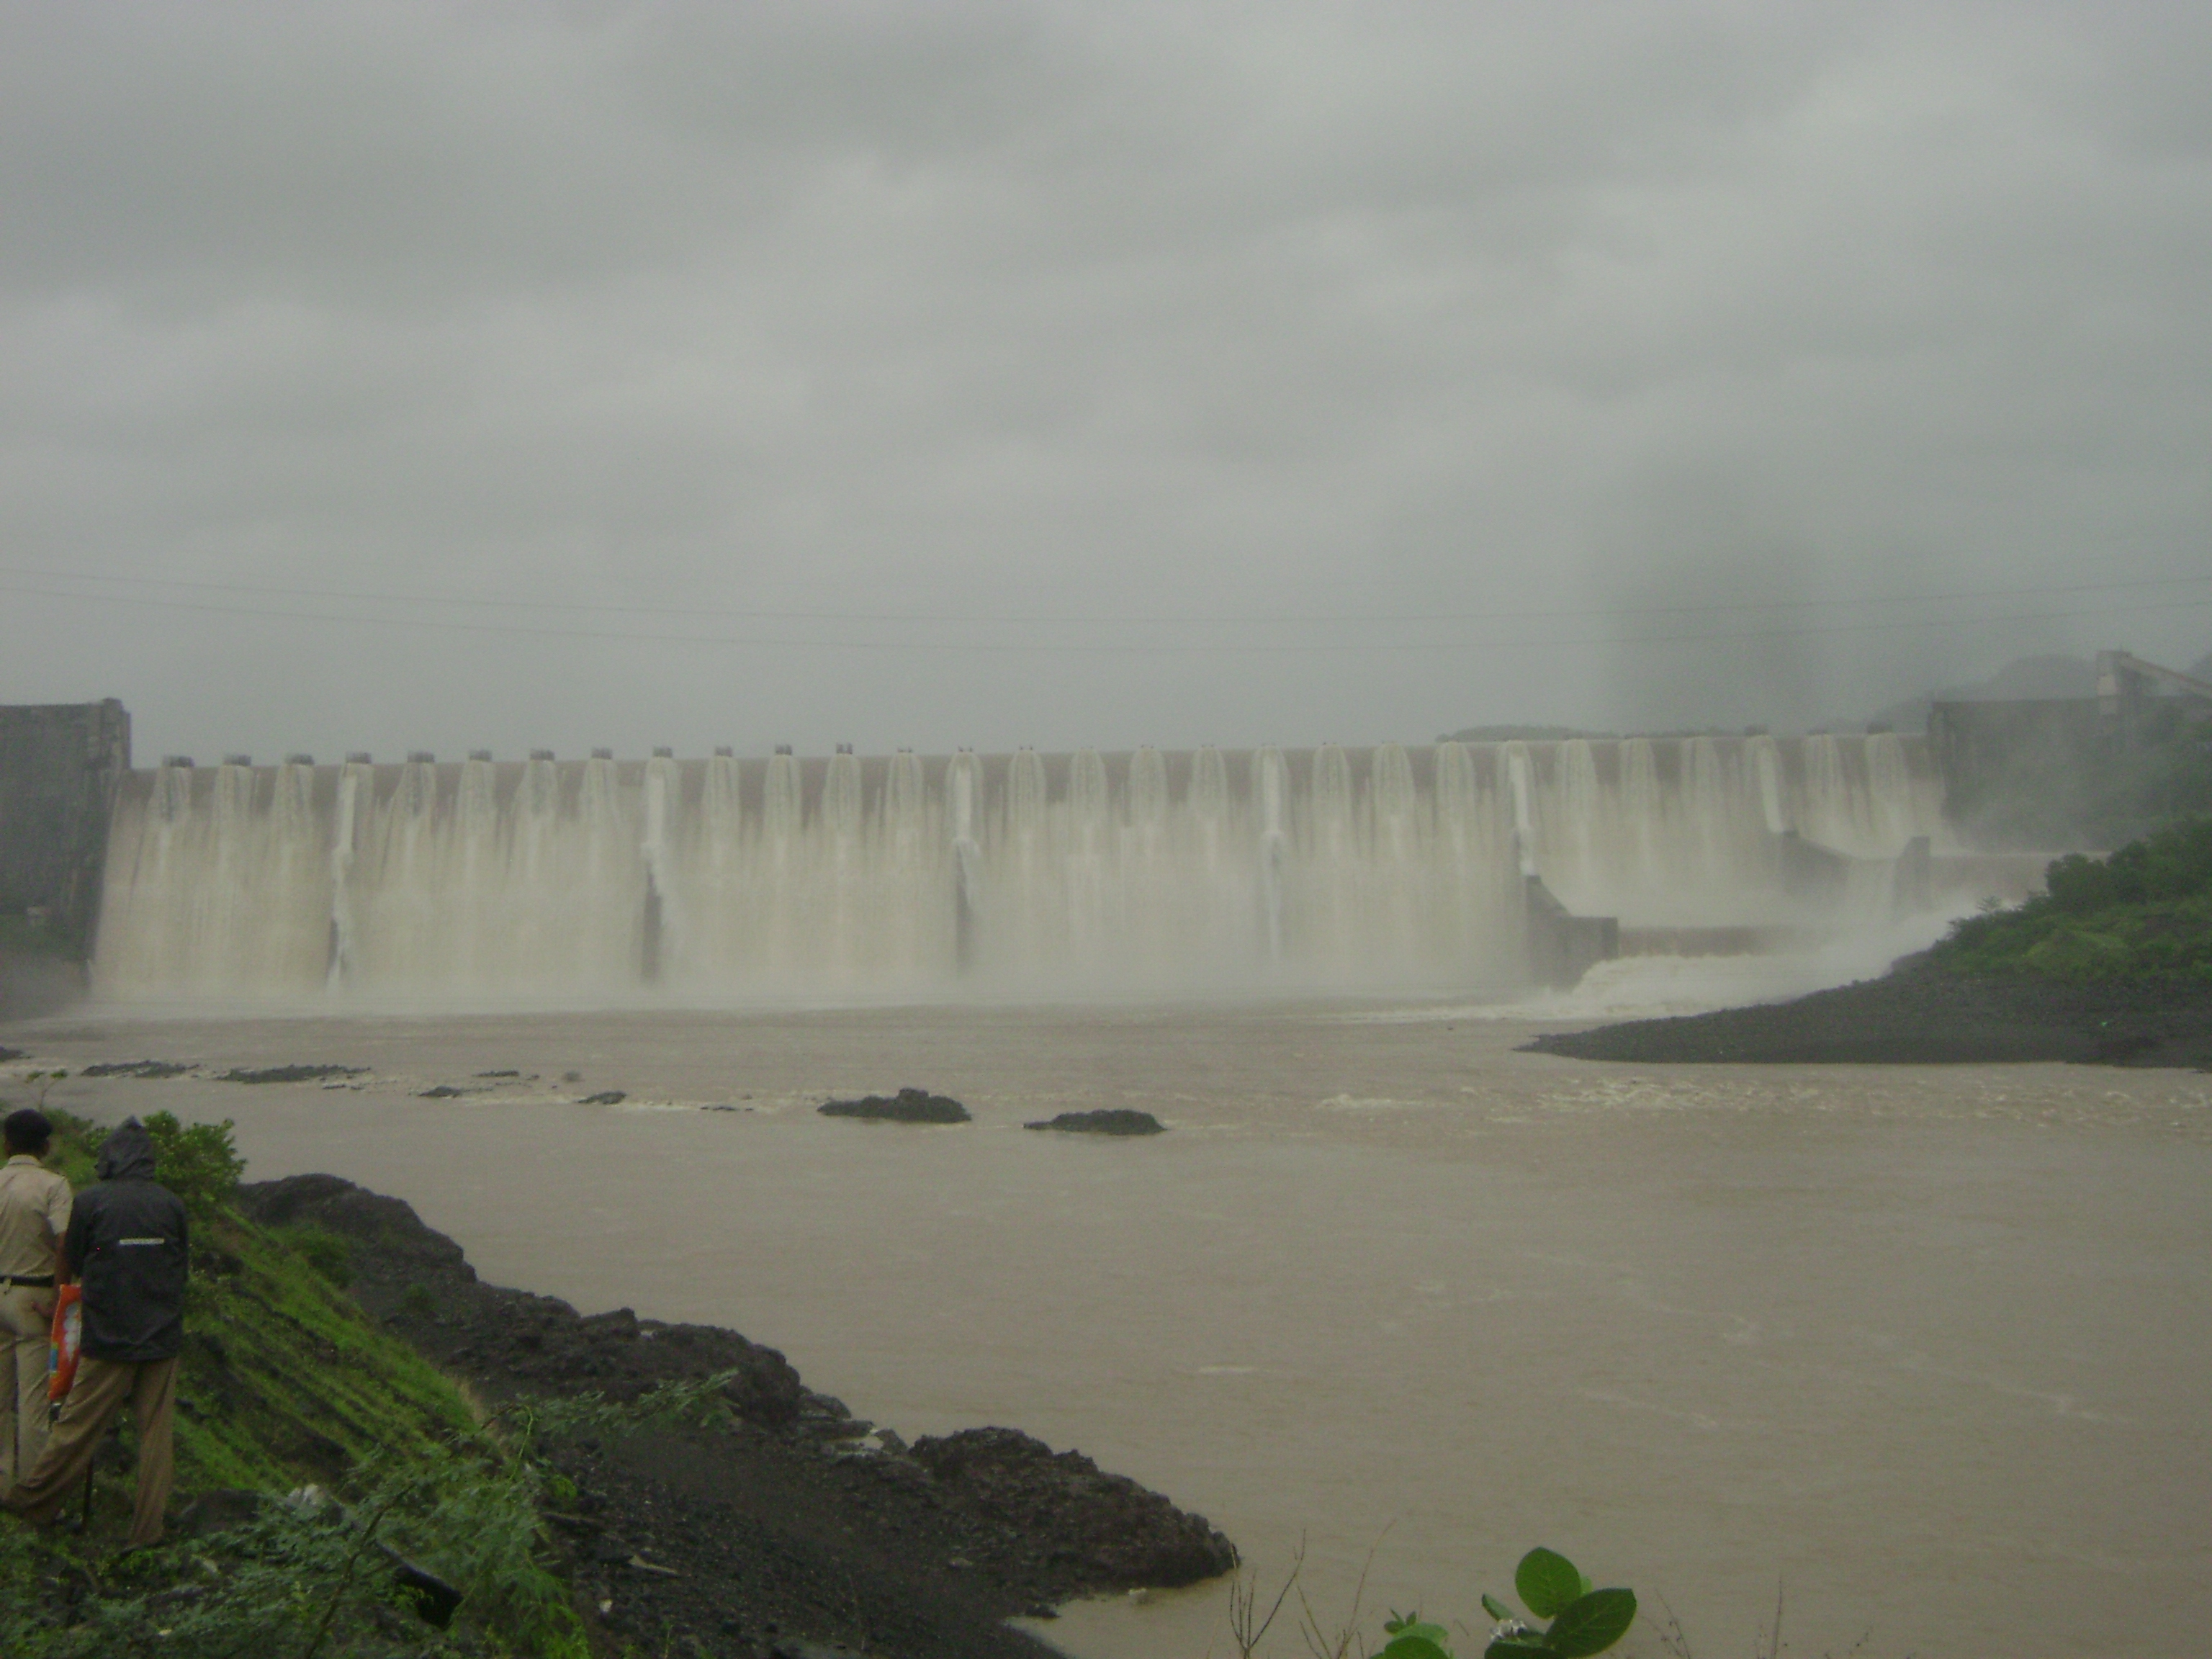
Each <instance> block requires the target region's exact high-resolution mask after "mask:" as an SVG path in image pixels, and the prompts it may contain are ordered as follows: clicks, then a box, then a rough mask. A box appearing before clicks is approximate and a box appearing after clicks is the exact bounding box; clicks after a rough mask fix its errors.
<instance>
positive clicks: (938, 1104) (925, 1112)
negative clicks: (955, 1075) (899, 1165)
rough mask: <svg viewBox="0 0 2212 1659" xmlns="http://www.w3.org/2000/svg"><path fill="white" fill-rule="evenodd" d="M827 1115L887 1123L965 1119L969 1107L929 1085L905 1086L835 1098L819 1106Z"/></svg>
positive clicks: (950, 1121) (939, 1121) (955, 1121)
mask: <svg viewBox="0 0 2212 1659" xmlns="http://www.w3.org/2000/svg"><path fill="white" fill-rule="evenodd" d="M820 1110H821V1113H822V1115H823V1116H824V1117H866V1118H878V1119H880V1120H882V1121H884V1122H886V1123H965V1122H967V1121H969V1111H968V1109H967V1108H966V1107H965V1106H963V1105H962V1104H961V1103H959V1102H958V1101H957V1100H955V1099H953V1098H952V1097H951V1096H950V1095H933V1094H931V1093H930V1092H929V1091H928V1090H927V1089H902V1090H900V1091H898V1093H896V1095H892V1096H890V1097H884V1096H883V1095H864V1096H862V1097H860V1099H858V1100H832V1101H829V1102H827V1103H824V1104H823V1106H822V1107H821V1108H820Z"/></svg>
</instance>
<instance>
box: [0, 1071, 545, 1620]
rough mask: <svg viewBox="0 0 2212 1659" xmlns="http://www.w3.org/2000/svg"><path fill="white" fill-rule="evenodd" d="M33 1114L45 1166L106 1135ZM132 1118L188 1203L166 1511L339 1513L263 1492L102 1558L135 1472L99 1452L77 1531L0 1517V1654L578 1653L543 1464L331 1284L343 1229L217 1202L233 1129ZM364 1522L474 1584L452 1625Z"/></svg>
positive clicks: (462, 1583)
mask: <svg viewBox="0 0 2212 1659" xmlns="http://www.w3.org/2000/svg"><path fill="white" fill-rule="evenodd" d="M48 1115H49V1116H51V1117H53V1118H55V1119H56V1121H57V1123H58V1126H59V1130H60V1133H59V1134H58V1137H57V1146H56V1148H55V1156H54V1159H53V1162H54V1163H55V1165H56V1167H58V1168H59V1169H60V1170H62V1171H63V1172H64V1174H66V1175H68V1176H70V1179H71V1180H72V1181H73V1182H76V1184H79V1185H82V1184H83V1183H84V1182H87V1181H88V1180H89V1179H90V1178H91V1175H92V1164H93V1157H94V1152H95V1150H96V1148H97V1146H98V1142H99V1139H100V1133H101V1132H100V1130H99V1129H98V1128H97V1127H94V1126H92V1125H89V1124H86V1123H83V1122H81V1121H76V1120H75V1119H71V1118H69V1117H67V1116H66V1115H64V1114H60V1113H56V1112H52V1111H51V1110H50V1111H49V1113H48ZM146 1123H147V1127H148V1128H149V1130H151V1131H152V1132H153V1133H154V1136H155V1142H156V1144H157V1146H158V1147H159V1149H160V1155H161V1171H162V1178H163V1180H164V1182H165V1183H166V1184H167V1185H169V1186H170V1187H171V1188H173V1189H174V1190H175V1191H177V1192H178V1194H179V1196H181V1197H183V1198H184V1199H185V1202H186V1205H187V1206H188V1207H189V1209H190V1210H191V1215H192V1228H193V1234H192V1237H193V1249H192V1282H191V1291H190V1300H189V1301H188V1303H187V1304H186V1310H185V1326H186V1332H187V1335H186V1340H185V1352H184V1355H183V1364H182V1366H181V1368H180V1375H179V1384H178V1409H177V1416H176V1419H175V1422H176V1447H177V1492H178V1495H179V1500H178V1501H179V1503H181V1502H183V1501H185V1499H186V1498H188V1497H189V1496H190V1495H191V1494H192V1493H195V1492H205V1491H210V1490H214V1489H217V1488H232V1489H236V1488H245V1489H248V1490H252V1491H257V1492H264V1493H268V1494H270V1495H271V1497H272V1498H274V1499H277V1500H281V1499H282V1498H283V1496H284V1495H285V1494H288V1493H295V1492H301V1491H302V1490H303V1489H305V1488H307V1487H308V1486H315V1487H319V1488H321V1489H322V1490H323V1491H325V1492H330V1493H331V1494H333V1495H335V1496H336V1497H337V1498H339V1499H340V1500H342V1502H343V1504H345V1505H347V1506H348V1507H347V1508H345V1509H343V1510H341V1509H339V1508H338V1507H336V1506H333V1505H327V1504H326V1505H325V1506H323V1507H322V1508H320V1509H316V1508H314V1507H313V1506H312V1505H309V1504H297V1505H295V1504H288V1503H285V1502H283V1501H273V1502H270V1503H268V1504H264V1508H263V1510H262V1514H261V1517H260V1518H259V1519H258V1520H256V1521H253V1522H251V1523H249V1524H248V1525H246V1526H245V1527H243V1528H238V1529H236V1530H234V1531H232V1532H227V1533H225V1534H222V1535H221V1536H220V1537H216V1538H211V1539H210V1538H203V1539H198V1540H184V1539H173V1540H171V1541H167V1542H165V1544H164V1545H163V1546H162V1547H160V1548H157V1549H154V1550H150V1551H143V1552H138V1553H133V1554H131V1555H127V1556H125V1555H118V1553H117V1552H118V1548H119V1546H120V1545H121V1543H122V1535H123V1534H124V1532H125V1530H126V1529H127V1526H128V1520H129V1514H130V1509H131V1492H132V1489H133V1486H134V1485H135V1479H136V1477H135V1474H134V1473H133V1471H132V1469H131V1468H130V1467H128V1460H127V1458H125V1459H122V1460H118V1464H115V1465H111V1464H109V1463H108V1462H107V1460H106V1458H105V1457H103V1464H102V1467H101V1468H100V1469H99V1470H98V1471H97V1472H96V1477H95V1488H94V1495H93V1506H92V1515H93V1523H92V1525H91V1526H90V1528H88V1529H86V1530H84V1531H83V1532H82V1533H78V1532H75V1531H73V1530H71V1531H64V1532H60V1533H53V1532H48V1531H46V1530H43V1529H36V1528H31V1527H29V1526H27V1525H26V1524H24V1523H22V1522H17V1521H15V1520H14V1519H12V1518H8V1517H0V1653H4V1654H6V1655H8V1656H9V1659H92V1656H95V1655H96V1656H101V1659H106V1656H109V1655H116V1656H123V1655H130V1654H137V1653H142V1652H143V1653H146V1654H149V1655H150V1654H155V1653H159V1654H162V1655H165V1656H199V1655H206V1656H210V1659H213V1656H216V1655H218V1654H221V1655H236V1654H241V1653H256V1652H270V1653H285V1654H290V1653H300V1652H306V1651H307V1650H309V1645H310V1644H311V1643H314V1642H316V1641H317V1640H318V1638H317V1637H316V1635H315V1632H316V1631H317V1630H318V1628H319V1627H323V1626H325V1625H326V1626H327V1628H325V1629H324V1632H323V1634H322V1636H321V1637H320V1638H319V1652H320V1653H321V1654H322V1655H324V1656H326V1659H329V1656H360V1659H368V1656H386V1655H391V1656H397V1655H403V1654H404V1655H419V1656H428V1655H432V1654H436V1655H464V1654H466V1655H486V1656H492V1655H523V1654H531V1655H536V1654H547V1655H556V1656H558V1655H570V1656H580V1655H581V1654H583V1653H584V1652H585V1651H586V1647H585V1643H584V1638H583V1637H582V1633H581V1626H580V1621H579V1620H577V1618H576V1615H575V1613H574V1610H573V1607H572V1606H571V1605H570V1601H571V1598H570V1595H569V1592H568V1589H567V1586H566V1585H565V1584H564V1583H562V1581H561V1580H560V1579H559V1578H558V1577H556V1575H555V1574H554V1573H553V1572H551V1571H549V1570H548V1568H547V1566H546V1565H545V1552H544V1538H543V1534H542V1531H541V1528H540V1526H539V1522H538V1500H539V1499H540V1498H541V1497H542V1496H543V1495H544V1493H545V1490H546V1484H547V1480H548V1477H547V1476H546V1474H545V1473H544V1470H543V1469H542V1468H539V1467H538V1465H537V1464H535V1463H534V1462H532V1461H531V1460H530V1459H529V1458H528V1457H526V1456H525V1455H521V1454H520V1450H519V1449H516V1448H515V1447H513V1445H510V1444H507V1443H504V1442H503V1441H502V1439H501V1437H496V1436H495V1435H493V1434H490V1433H488V1432H487V1431H485V1429H483V1427H481V1426H479V1425H478V1422H477V1413H475V1412H474V1411H473V1410H472V1409H471V1402H470V1401H469V1400H468V1398H467V1397H466V1396H465V1395H464V1394H463V1393H462V1391H461V1390H460V1389H459V1388H458V1387H457V1386H456V1385H455V1384H454V1383H453V1382H452V1381H450V1380H449V1379H448V1378H447V1377H445V1376H442V1375H441V1374H440V1373H439V1372H438V1371H436V1370H434V1369H433V1368H432V1367H431V1366H430V1365H428V1364H427V1363H425V1362H424V1361H423V1360H422V1358H421V1357H420V1356H418V1355H417V1354H416V1352H415V1351H414V1350H413V1349H411V1348H410V1347H408V1346H406V1345H405V1344H404V1343H403V1342H401V1341H400V1340H398V1338H396V1337H394V1336H392V1335H390V1334H387V1333H386V1332H385V1331H384V1330H383V1329H381V1328H380V1327H379V1326H377V1325H376V1324H374V1322H371V1321H370V1320H369V1319H368V1316H365V1315H364V1314H363V1313H362V1310H361V1309H360V1308H359V1306H358V1305H357V1304H355V1303H354V1301H353V1300H352V1298H351V1297H349V1296H348V1295H347V1294H346V1292H345V1291H344V1289H343V1281H344V1279H345V1277H346V1246H345V1245H344V1243H343V1241H340V1240H338V1239H337V1238H335V1237H331V1236H330V1235H328V1234H323V1233H318V1232H314V1231H310V1230H302V1229H283V1230H270V1229H264V1228H262V1227H258V1226H256V1225H253V1224H252V1223H250V1222H248V1221H246V1219H245V1218H243V1217H242V1216H240V1214H239V1213H238V1212H236V1211H235V1210H234V1208H233V1207H232V1206H231V1204H230V1201H229V1200H230V1195H231V1194H232V1193H233V1192H234V1189H235V1187H236V1184H237V1180H238V1176H239V1173H240V1169H241V1167H242V1165H241V1163H240V1159H239V1158H237V1157H236V1155H235V1154H234V1152H233V1151H232V1150H231V1146H230V1139H229V1133H228V1130H229V1126H228V1124H222V1125H210V1124H196V1125H191V1126H185V1125H182V1124H179V1122H178V1121H177V1120H176V1119H175V1118H174V1117H173V1116H171V1115H168V1114H167V1113H156V1114H154V1115H152V1116H150V1117H149V1118H148V1119H147V1120H146ZM120 1438H121V1443H123V1444H124V1445H125V1446H126V1447H127V1446H129V1445H130V1443H131V1437H130V1436H129V1435H128V1434H127V1433H126V1434H125V1435H124V1436H122V1437H120ZM77 1513H78V1506H77V1503H76V1500H74V1499H73V1500H72V1501H71V1503H70V1505H69V1510H68V1514H69V1516H70V1519H71V1520H72V1521H73V1520H74V1518H75V1516H76V1514H77ZM363 1517H373V1518H374V1522H375V1527H376V1531H375V1534H374V1537H375V1541H377V1542H379V1543H382V1544H388V1545H390V1546H392V1547H395V1548H398V1549H399V1550H401V1551H403V1552H404V1553H405V1554H406V1555H407V1556H408V1557H409V1558H410V1559H413V1560H415V1561H416V1562H418V1563H420V1564H421V1565H423V1566H425V1567H427V1568H428V1569H429V1570H430V1571H434V1572H435V1573H437V1574H438V1575H439V1576H441V1577H443V1578H445V1579H447V1581H449V1582H450V1583H453V1584H455V1585H457V1586H459V1588H461V1589H464V1590H465V1592H466V1593H467V1600H466V1601H464V1602H463V1604H462V1614H461V1617H460V1618H459V1620H456V1622H455V1624H454V1625H453V1628H452V1629H451V1630H448V1631H437V1630H434V1629H432V1628H431V1627H430V1626H428V1625H426V1624H424V1623H422V1621H420V1620H416V1619H415V1618H413V1617H411V1616H410V1611H409V1610H408V1609H407V1608H406V1607H404V1598H403V1601H402V1603H401V1604H395V1601H394V1595H395V1592H394V1589H393V1585H394V1580H393V1578H392V1573H391V1571H390V1569H389V1567H388V1565H386V1563H385V1559H384V1557H383V1556H382V1555H381V1554H379V1553H363V1550H362V1539H363V1537H364V1535H365V1534H366V1531H367V1528H365V1527H364V1525H363Z"/></svg>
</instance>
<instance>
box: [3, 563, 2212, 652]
mask: <svg viewBox="0 0 2212 1659" xmlns="http://www.w3.org/2000/svg"><path fill="white" fill-rule="evenodd" d="M2188 580H2198V579H2188ZM2114 586H2126V584H2114ZM2045 591H2049V590H2045ZM0 593H14V594H19V595H22V596H25V597H28V598H36V599H64V600H74V601H76V602H77V603H79V604H88V605H138V606H142V607H146V608H150V609H155V610H162V611H190V612H194V613H197V614H200V615H206V616H218V617H238V618H261V619H265V620H268V621H272V622H315V623H340V624H346V625H352V626H356V627H370V628H418V629H435V630H437V631H439V632H443V633H454V634H474V635H489V636H496V635H513V636H516V637H520V638H529V639H558V640H602V641H624V642H629V643H635V644H644V645H708V646H724V647H738V648H743V649H747V650H806V651H875V652H883V651H919V652H931V653H951V654H958V655H970V656H975V655H1008V654H1014V653H1037V652H1045V653H1051V654H1053V655H1055V656H1067V655H1083V656H1180V655H1190V654H1204V655H1208V656H1220V655H1284V656H1293V655H1294V656H1312V655H1320V654H1328V655H1335V654H1340V653H1373V652H1388V653H1403V652H1424V653H1429V652H1437V651H1503V650H1511V649H1541V650H1564V649H1571V648H1576V647H1588V646H1603V647H1625V646H1644V645H1683V644H1699V643H1706V642H1713V641H1724V640H1775V639H1799V638H1808V637H1812V636H1815V635H1845V634H1868V633H1879V632H1884V631H1887V630H1891V629H1911V628H1949V629H1959V628H1991V627H2008V626H2011V625H2014V624H2016V623H2038V622H2062V621H2071V620H2079V619H2081V618H2082V617H2128V616H2140V615H2142V614H2144V613H2146V612H2149V611H2198V610H2204V609H2208V608H2212V599H2182V600H2171V599H2169V600H2162V601H2160V602H2158V603H2154V604H2149V605H2122V606H2105V607H2100V608H2099V609H2096V610H2090V611H2028V612H2025V613H2022V614H2019V615H2015V616H2009V617H1899V618H1895V619H1893V620H1890V621H1887V622H1869V623H1838V624H1832V625H1828V626H1820V625H1811V626H1804V627H1796V628H1776V629H1724V630H1721V631H1717V632H1715V631H1708V632H1703V633H1692V634H1644V635H1607V636H1601V637H1594V638H1583V639H1529V638H1515V639H1485V640H1395V641H1346V640H1324V641H1311V642H1308V643H1304V644H1279V643H1277V644H1261V643H1253V642H1247V641H1234V640H1231V641H1221V640H1213V641H1203V642H1198V643H1184V644H1175V645H1104V644H1067V643H1065V642H1060V641H1036V642H1030V641H1017V642H1011V643H1009V642H1005V641H996V642H987V643H975V642H967V641H957V640H935V639H915V640H899V639H893V640H880V639H872V640H861V639H826V640H825V639H789V638H777V637H763V638H743V637H735V636H732V635H720V634H666V633H642V632H636V631H625V630H621V629H583V628H542V627H530V626H515V625H512V624H504V623H469V622H451V621H447V620H444V619H441V618H438V617H364V616H344V615H333V614H331V613H329V612H325V611H276V610H268V609H251V610H249V609H244V608H241V607H239V606H234V605H208V604H202V603H198V602H195V601H192V600H187V599H156V598H153V597H151V596H149V595H145V594H137V593H80V592H67V591H63V590H56V589H51V588H40V587H23V586H13V585H9V584H5V583H0ZM609 608H613V607H609ZM690 614H692V615H709V614H712V613H709V612H691V613H690ZM1495 619H1497V618H1495V617H1493V618H1488V619H1486V620H1495ZM851 620H859V619H858V618H853V619H851ZM868 620H871V621H878V622H887V621H894V620H898V621H904V620H909V619H908V618H891V617H876V618H869V619H868ZM1316 620H1320V619H1316ZM1424 620H1427V619H1424Z"/></svg>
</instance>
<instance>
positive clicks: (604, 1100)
mask: <svg viewBox="0 0 2212 1659" xmlns="http://www.w3.org/2000/svg"><path fill="white" fill-rule="evenodd" d="M628 1099H629V1096H628V1095H626V1094H624V1093H623V1091H621V1090H619V1089H602V1090H600V1091H599V1093H597V1094H595V1095H586V1096H585V1097H584V1098H583V1099H582V1100H581V1101H580V1102H579V1104H580V1105H585V1106H619V1105H621V1104H622V1103H623V1102H624V1101H625V1100H628Z"/></svg>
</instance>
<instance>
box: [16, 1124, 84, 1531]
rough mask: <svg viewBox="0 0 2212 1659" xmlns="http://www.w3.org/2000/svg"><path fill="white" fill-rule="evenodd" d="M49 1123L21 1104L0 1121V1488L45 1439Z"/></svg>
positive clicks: (52, 1198) (65, 1185) (63, 1188)
mask: <svg viewBox="0 0 2212 1659" xmlns="http://www.w3.org/2000/svg"><path fill="white" fill-rule="evenodd" d="M53 1137H54V1126H53V1125H52V1123H50V1122H48V1121H46V1115H45V1114H44V1113H43V1112H35V1111H33V1110H31V1109H29V1108H27V1107H26V1108H25V1109H23V1110H21V1111H20V1112H10V1113H9V1114H8V1115H7V1117H6V1118H5V1119H4V1120H0V1153H4V1154H5V1156H6V1158H7V1162H6V1163H5V1164H0V1492H5V1491H7V1490H8V1488H9V1487H10V1486H14V1485H15V1482H16V1481H17V1480H20V1479H21V1478H22V1477H23V1476H24V1475H27V1474H29V1473H30V1472H31V1469H32V1467H33V1465H34V1464H36V1463H37V1462H38V1461H39V1454H40V1452H41V1451H43V1450H45V1449H46V1358H47V1356H46V1349H47V1347H48V1345H49V1340H50V1338H51V1335H52V1329H53V1318H54V1276H55V1272H56V1270H57V1268H58V1266H59V1261H58V1256H59V1254H60V1250H61V1243H62V1235H63V1234H64V1233H66V1232H67V1231H69V1224H70V1184H69V1182H66V1181H64V1179H62V1177H61V1176H58V1175H56V1174H55V1173H54V1172H53V1171H52V1170H49V1169H47V1168H46V1166H45V1165H44V1164H41V1163H40V1159H41V1158H45V1157H46V1148H47V1147H48V1146H50V1145H52V1141H53Z"/></svg>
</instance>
